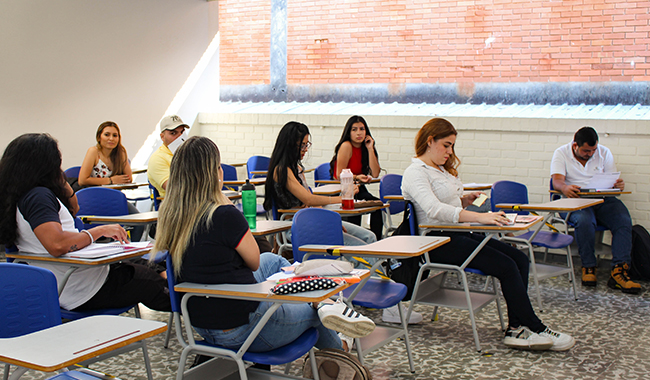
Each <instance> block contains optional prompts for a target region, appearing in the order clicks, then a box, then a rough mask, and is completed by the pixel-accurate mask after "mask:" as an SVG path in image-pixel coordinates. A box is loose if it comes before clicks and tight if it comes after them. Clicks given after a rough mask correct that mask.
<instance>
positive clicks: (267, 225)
mask: <svg viewBox="0 0 650 380" xmlns="http://www.w3.org/2000/svg"><path fill="white" fill-rule="evenodd" d="M290 229H291V222H290V221H288V220H258V221H257V222H256V228H254V229H252V230H251V233H252V234H253V236H266V235H273V234H277V233H280V232H283V231H288V230H290Z"/></svg>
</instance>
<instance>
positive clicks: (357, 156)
mask: <svg viewBox="0 0 650 380" xmlns="http://www.w3.org/2000/svg"><path fill="white" fill-rule="evenodd" d="M378 157H379V155H378V154H377V149H376V148H375V140H374V139H373V138H372V135H371V134H370V129H369V128H368V123H366V120H365V119H364V118H363V117H361V116H352V117H351V118H349V119H348V121H347V123H345V128H344V129H343V134H342V135H341V139H340V140H339V142H338V144H336V147H335V148H334V157H332V161H330V172H331V174H332V178H334V179H339V178H340V177H341V171H343V169H350V171H351V172H352V175H353V180H354V182H355V183H359V192H358V193H357V194H355V196H354V199H359V200H379V198H377V197H375V196H374V195H372V194H370V192H369V191H368V189H367V188H366V184H368V183H370V180H372V179H373V178H377V177H379V172H380V170H381V167H380V166H379V159H378ZM347 220H348V221H349V222H351V223H354V224H356V225H361V216H353V217H348V218H347ZM383 228H384V221H383V217H382V210H377V211H375V212H373V213H372V214H370V230H371V231H372V232H374V233H375V236H376V238H377V240H379V239H381V236H382V230H383Z"/></svg>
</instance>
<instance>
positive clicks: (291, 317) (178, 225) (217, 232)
mask: <svg viewBox="0 0 650 380" xmlns="http://www.w3.org/2000/svg"><path fill="white" fill-rule="evenodd" d="M222 184H223V170H222V169H221V156H220V154H219V148H217V146H216V145H215V143H214V142H212V140H210V139H208V138H207V137H199V136H195V137H191V138H189V139H188V140H187V141H185V142H184V143H183V145H181V146H180V147H179V148H178V150H177V151H176V153H175V154H174V158H173V159H172V162H171V167H170V177H169V182H168V186H167V194H166V195H165V201H164V202H163V203H162V204H161V206H160V214H159V218H158V230H157V232H156V244H155V247H154V250H155V251H163V250H168V251H169V253H170V254H171V256H172V261H173V262H174V271H175V274H176V276H177V277H178V281H189V282H196V283H202V284H224V283H226V284H253V283H256V282H263V281H265V280H266V278H267V277H269V276H270V275H272V274H274V273H277V272H279V271H280V268H282V267H285V266H289V265H290V264H289V262H288V261H287V260H286V259H285V258H283V257H282V256H279V255H275V254H273V253H270V252H266V253H262V254H260V251H259V248H258V246H257V243H256V242H255V239H254V238H253V235H252V234H251V231H250V229H249V228H248V223H247V222H246V219H244V216H243V215H242V213H241V211H239V210H237V208H235V207H234V206H233V205H232V203H231V202H230V200H229V199H228V198H227V197H226V196H225V195H224V194H223V193H222V192H221V188H222ZM271 305H272V303H270V302H256V301H243V300H229V299H222V298H199V297H194V298H192V299H190V302H189V303H188V310H189V312H190V313H191V314H192V325H193V326H194V328H195V329H196V331H197V332H198V333H199V334H200V335H201V336H202V337H203V338H204V339H206V340H207V341H208V342H210V343H212V344H217V345H220V346H224V347H228V348H232V349H238V348H239V347H241V345H242V344H243V343H244V341H245V340H246V339H247V337H248V336H249V335H250V333H251V332H252V330H253V329H254V328H255V325H256V324H257V323H258V322H259V320H260V319H261V318H262V316H263V315H264V313H265V312H266V311H267V310H268V308H269V307H270V306H271ZM342 306H343V305H342V304H337V305H325V306H321V307H320V309H319V310H316V309H315V308H314V307H312V306H311V305H308V304H284V305H282V306H281V307H280V309H278V310H277V311H276V312H275V313H274V314H273V316H271V319H270V320H269V321H268V322H267V324H266V325H265V326H264V328H263V329H262V331H261V332H260V334H259V335H258V336H257V338H256V339H255V340H254V341H253V343H252V344H251V346H250V348H249V350H250V351H252V352H265V351H269V350H273V349H275V348H278V347H281V346H284V345H286V344H288V343H290V342H292V341H294V340H295V339H296V338H298V337H299V336H300V335H301V334H302V333H303V332H305V331H306V330H307V329H309V328H311V327H315V328H316V329H317V330H318V331H319V338H318V342H317V343H316V347H319V348H338V349H341V348H343V347H342V344H341V339H340V338H339V337H338V336H337V334H336V333H335V332H334V331H332V330H329V329H328V328H326V327H325V326H324V325H323V323H322V322H321V319H319V315H321V318H322V315H324V313H326V314H328V315H329V318H335V319H337V320H339V321H340V322H341V324H342V325H346V326H347V328H346V331H345V332H347V333H348V334H350V335H353V336H363V335H365V332H364V333H361V332H360V331H356V330H357V329H360V328H361V327H368V326H371V327H372V328H374V324H372V321H370V320H369V319H368V318H366V317H363V316H361V315H359V314H358V313H356V314H357V316H358V318H356V319H352V318H348V317H346V316H344V315H342V314H341V313H338V314H337V312H336V311H337V310H338V309H340V308H341V307H342ZM324 321H325V319H324ZM369 324H370V325H369ZM348 342H349V346H348V348H350V347H351V340H348Z"/></svg>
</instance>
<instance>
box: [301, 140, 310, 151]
mask: <svg viewBox="0 0 650 380" xmlns="http://www.w3.org/2000/svg"><path fill="white" fill-rule="evenodd" d="M309 147H311V141H307V142H306V143H302V144H300V150H301V151H303V152H304V151H306V150H307V149H309Z"/></svg>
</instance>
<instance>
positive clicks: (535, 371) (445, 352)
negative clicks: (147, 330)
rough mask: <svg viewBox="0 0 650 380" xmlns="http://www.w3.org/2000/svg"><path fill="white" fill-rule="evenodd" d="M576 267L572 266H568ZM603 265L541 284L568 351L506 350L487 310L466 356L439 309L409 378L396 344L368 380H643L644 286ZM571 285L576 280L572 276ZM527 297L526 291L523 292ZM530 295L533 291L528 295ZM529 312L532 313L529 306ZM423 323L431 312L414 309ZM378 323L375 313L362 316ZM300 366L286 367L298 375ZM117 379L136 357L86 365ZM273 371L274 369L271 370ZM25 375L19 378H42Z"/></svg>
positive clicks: (133, 370)
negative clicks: (593, 276)
mask: <svg viewBox="0 0 650 380" xmlns="http://www.w3.org/2000/svg"><path fill="white" fill-rule="evenodd" d="M576 261H577V262H578V263H579V260H576ZM608 267H609V262H608V261H603V262H601V270H600V271H599V273H598V278H599V282H598V287H597V288H583V287H581V286H578V289H579V294H578V295H579V299H578V301H574V300H573V297H572V295H571V294H570V292H569V286H570V285H569V283H568V281H567V280H566V276H563V277H559V278H554V279H549V280H545V281H543V282H542V283H541V288H542V294H543V299H542V301H543V303H544V305H545V306H544V308H545V310H544V311H543V312H542V313H539V315H540V318H541V319H542V320H543V321H544V322H545V323H546V324H548V325H549V326H550V327H552V328H554V329H557V330H559V331H562V332H567V333H569V334H572V335H573V336H574V337H575V338H576V340H577V344H576V346H575V347H574V348H573V349H572V350H570V351H568V352H550V351H547V352H527V351H517V350H511V349H508V348H506V347H505V346H504V345H503V344H502V337H503V334H502V332H501V330H500V328H499V322H498V316H497V313H496V307H495V306H494V305H492V306H490V307H488V308H486V309H485V310H483V311H481V312H480V313H478V314H477V323H478V326H479V334H480V339H481V343H482V345H483V352H482V353H477V352H476V351H475V350H474V344H473V338H472V332H471V327H470V325H469V318H468V314H467V312H463V311H457V310H450V309H441V315H440V318H439V320H438V321H435V322H430V321H428V320H425V321H424V322H422V323H420V324H419V325H415V326H412V327H411V328H410V330H409V331H410V337H411V342H412V346H413V351H414V359H415V364H416V372H415V373H414V374H412V373H410V371H409V368H408V363H407V361H406V360H405V350H404V345H403V343H402V342H393V343H392V344H390V345H388V346H385V347H384V348H382V349H380V350H378V351H376V352H374V353H372V354H370V355H369V356H368V357H367V366H368V367H369V368H370V370H371V372H372V375H373V378H374V379H375V380H383V379H534V380H540V379H603V380H604V379H608V380H609V379H626V380H633V379H648V378H650V360H648V359H649V358H650V344H648V342H650V329H649V328H648V327H649V326H650V291H648V290H647V289H648V288H650V283H647V282H645V283H642V286H643V287H644V292H643V293H642V294H640V295H625V294H622V293H621V292H619V291H614V290H611V289H609V288H607V285H606V282H607V276H608ZM578 278H579V277H578ZM531 290H532V289H531ZM530 294H531V296H532V295H533V292H532V291H531V292H530ZM535 307H536V306H535ZM416 310H418V311H419V312H422V313H424V314H425V318H430V317H431V313H432V308H431V307H427V306H421V305H417V306H416ZM364 312H365V313H366V314H367V315H368V316H370V317H373V318H375V319H379V318H380V313H379V312H378V311H375V310H366V311H364ZM143 314H144V315H143V317H144V318H150V319H157V320H161V321H166V320H167V314H166V313H158V312H151V311H146V312H145V313H143ZM163 339H164V336H163V335H159V336H156V337H154V338H152V339H150V340H149V343H148V347H149V355H150V357H151V360H152V365H153V370H154V377H155V378H156V379H172V378H174V376H175V373H176V369H177V365H178V357H179V354H180V346H179V344H178V343H177V342H176V340H175V338H174V336H172V342H171V345H170V347H169V348H168V349H165V348H163V347H162V345H163ZM301 364H302V361H300V363H298V364H294V366H293V373H294V374H298V373H299V372H300V371H299V368H300V366H301ZM93 368H95V369H98V370H103V371H105V372H108V373H110V374H113V375H115V376H118V377H120V378H122V379H146V375H145V372H144V365H143V364H142V354H141V353H140V352H134V353H131V354H130V355H129V354H127V355H122V356H120V357H118V358H114V359H111V360H108V361H105V362H101V363H97V364H95V365H94V367H93ZM273 370H274V371H278V370H281V368H276V367H274V368H273ZM47 377H48V375H47V374H41V373H36V372H28V373H27V374H26V375H24V376H23V377H22V378H23V379H45V378H47Z"/></svg>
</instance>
